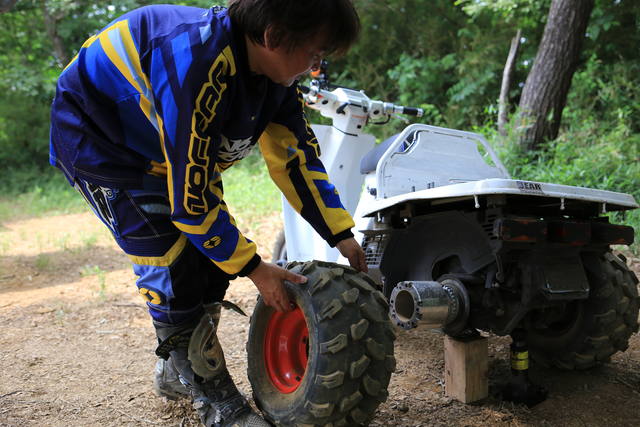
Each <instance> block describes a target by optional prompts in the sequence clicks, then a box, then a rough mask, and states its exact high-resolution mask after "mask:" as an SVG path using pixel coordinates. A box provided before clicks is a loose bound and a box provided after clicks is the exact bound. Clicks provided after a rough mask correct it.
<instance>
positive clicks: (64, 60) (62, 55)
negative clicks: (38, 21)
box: [42, 1, 71, 67]
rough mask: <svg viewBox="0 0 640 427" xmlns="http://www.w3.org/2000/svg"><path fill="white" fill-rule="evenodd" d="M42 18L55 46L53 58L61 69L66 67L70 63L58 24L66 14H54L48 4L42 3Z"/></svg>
mask: <svg viewBox="0 0 640 427" xmlns="http://www.w3.org/2000/svg"><path fill="white" fill-rule="evenodd" d="M42 17H43V19H44V28H45V30H46V31H47V35H48V36H49V39H50V40H51V44H52V45H53V56H54V57H55V58H56V60H57V61H58V65H60V67H64V66H65V65H67V64H68V63H69V61H70V59H71V58H70V57H69V55H68V54H67V50H66V49H65V46H64V41H63V40H62V37H60V35H59V34H58V22H59V21H60V20H61V19H62V18H63V17H64V14H60V13H59V14H53V13H51V11H50V10H49V8H48V7H47V2H46V1H43V2H42Z"/></svg>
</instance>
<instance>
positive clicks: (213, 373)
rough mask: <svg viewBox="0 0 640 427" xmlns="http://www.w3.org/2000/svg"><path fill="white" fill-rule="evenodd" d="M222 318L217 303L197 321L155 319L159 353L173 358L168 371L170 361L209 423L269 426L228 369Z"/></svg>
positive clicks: (209, 425) (218, 426) (215, 425)
mask: <svg viewBox="0 0 640 427" xmlns="http://www.w3.org/2000/svg"><path fill="white" fill-rule="evenodd" d="M219 318H220V304H214V305H212V306H208V307H207V308H206V312H205V314H204V316H202V318H201V319H200V322H199V323H198V324H196V325H193V324H191V325H166V324H162V323H160V322H154V325H155V327H156V334H157V335H158V339H159V342H160V345H159V346H158V349H157V350H156V354H158V356H160V357H163V358H165V359H166V360H168V361H169V362H171V363H170V364H169V363H167V362H165V365H164V366H165V371H166V370H167V369H166V368H167V366H168V365H170V366H172V367H173V369H175V372H177V374H178V376H179V381H180V382H181V383H182V384H184V386H185V389H186V390H187V391H188V393H189V395H190V396H191V399H192V402H193V407H194V409H196V411H197V412H198V415H199V416H200V420H201V421H202V423H203V424H204V425H205V426H206V427H227V426H229V427H254V426H255V427H268V426H269V425H270V424H268V423H267V422H266V421H265V420H263V419H262V418H261V417H260V416H259V415H258V414H257V413H255V412H254V411H253V409H252V408H251V406H249V403H248V402H247V400H246V399H245V398H244V397H243V396H242V395H241V394H240V392H239V391H238V389H237V388H236V386H235V384H234V383H233V380H232V378H231V375H230V374H229V371H228V370H227V367H226V363H225V360H224V354H223V352H222V348H221V347H220V343H219V341H218V337H217V335H216V330H217V326H218V320H219ZM168 356H170V357H168ZM174 384H175V383H174Z"/></svg>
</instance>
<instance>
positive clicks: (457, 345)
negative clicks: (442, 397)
mask: <svg viewBox="0 0 640 427" xmlns="http://www.w3.org/2000/svg"><path fill="white" fill-rule="evenodd" d="M488 359H489V349H488V344H487V339H486V338H484V337H477V338H472V339H470V340H465V341H460V340H456V339H453V338H451V337H449V336H446V337H445V339H444V372H445V374H444V390H445V394H446V395H447V396H449V397H452V398H454V399H456V400H459V401H460V402H463V403H471V402H476V401H478V400H481V399H484V398H485V397H487V396H488V395H489V380H488V371H489V361H488Z"/></svg>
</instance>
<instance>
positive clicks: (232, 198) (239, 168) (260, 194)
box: [0, 149, 281, 250]
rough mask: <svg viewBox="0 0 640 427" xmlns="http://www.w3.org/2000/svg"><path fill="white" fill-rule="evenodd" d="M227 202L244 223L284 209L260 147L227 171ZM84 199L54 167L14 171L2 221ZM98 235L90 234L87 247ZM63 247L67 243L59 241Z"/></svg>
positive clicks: (3, 192) (2, 197)
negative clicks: (260, 152) (259, 150)
mask: <svg viewBox="0 0 640 427" xmlns="http://www.w3.org/2000/svg"><path fill="white" fill-rule="evenodd" d="M223 183H224V190H225V202H226V203H227V204H228V205H229V206H230V211H231V214H232V215H234V217H237V218H236V219H238V218H239V219H240V223H242V222H247V221H253V220H256V219H259V218H261V217H264V216H266V215H269V214H271V213H273V212H276V211H278V210H279V209H280V203H281V202H280V192H279V190H278V189H277V188H276V186H275V185H274V184H273V182H272V181H271V178H270V177H269V173H268V171H267V168H266V166H265V164H264V161H263V160H262V157H261V156H260V154H259V152H258V150H257V149H256V150H255V152H254V153H253V154H251V155H250V156H249V157H248V158H246V159H244V160H243V161H242V162H240V163H238V164H237V165H235V166H234V167H232V168H230V169H229V170H228V171H226V172H225V173H224V174H223ZM88 210H89V208H88V206H87V204H86V202H85V201H84V199H83V198H82V197H81V196H80V194H78V192H77V191H76V190H74V189H73V188H72V187H71V186H70V185H69V184H68V182H67V181H66V179H65V178H64V176H63V175H62V174H61V173H59V172H57V171H56V170H55V169H53V168H47V169H45V170H38V169H27V170H19V171H10V172H9V173H7V174H6V175H5V179H3V181H2V182H1V183H0V224H1V223H4V222H10V221H15V220H18V219H26V218H34V217H42V216H56V215H63V214H69V213H77V212H86V211H88ZM96 241H97V237H96V236H88V237H87V238H86V239H85V240H84V243H85V245H86V246H87V247H91V246H93V245H95V243H96ZM57 243H58V246H60V247H61V248H62V249H63V250H66V249H68V247H67V246H68V245H67V242H64V241H60V242H57Z"/></svg>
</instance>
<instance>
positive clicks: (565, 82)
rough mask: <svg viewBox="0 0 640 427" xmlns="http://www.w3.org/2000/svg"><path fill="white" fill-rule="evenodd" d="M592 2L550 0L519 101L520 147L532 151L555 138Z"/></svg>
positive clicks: (582, 0) (587, 0)
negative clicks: (535, 53) (538, 43)
mask: <svg viewBox="0 0 640 427" xmlns="http://www.w3.org/2000/svg"><path fill="white" fill-rule="evenodd" d="M593 4H594V0H552V2H551V8H550V10H549V16H548V18H547V25H546V26H545V28H544V33H543V35H542V41H541V42H540V46H539V47H538V53H537V55H536V58H535V61H534V63H533V67H532V68H531V72H530V73H529V76H528V77H527V81H526V83H525V85H524V89H523V90H522V97H521V98H520V117H519V130H520V132H521V133H520V136H519V144H520V146H521V147H523V148H524V149H526V150H529V151H531V150H535V149H537V148H538V147H539V145H540V143H542V142H543V141H545V140H552V139H555V138H556V137H557V136H558V130H559V128H560V120H561V118H562V110H563V109H564V106H565V103H566V100H567V94H568V92H569V87H570V86H571V79H572V77H573V73H574V72H575V71H576V68H577V66H578V59H579V57H580V50H581V48H582V41H583V39H584V37H585V31H586V29H587V23H588V22H589V16H590V15H591V10H592V9H593Z"/></svg>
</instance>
